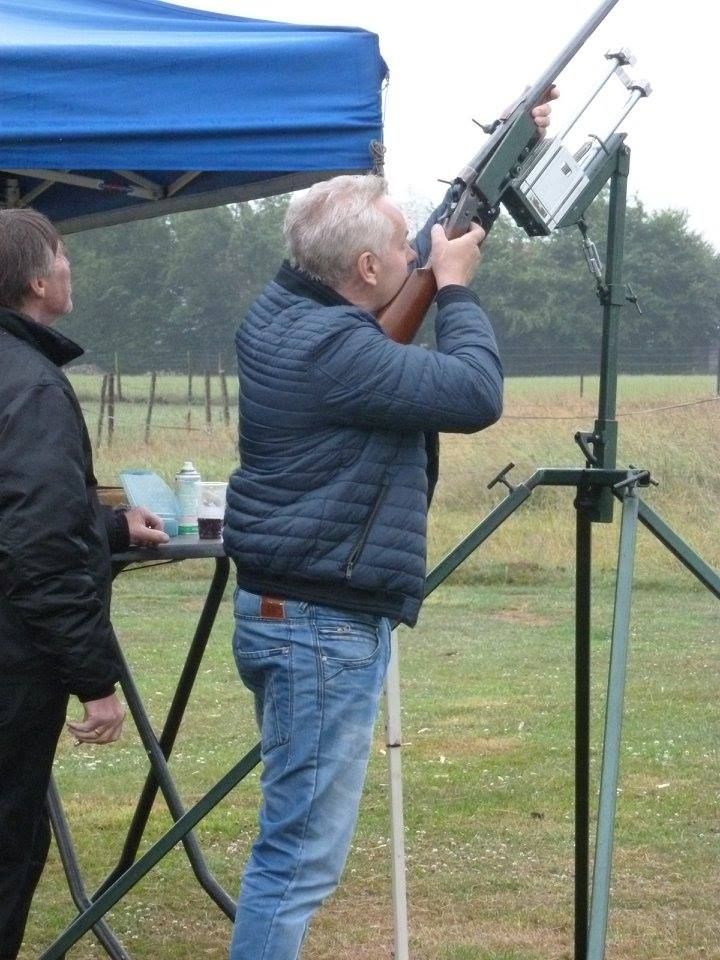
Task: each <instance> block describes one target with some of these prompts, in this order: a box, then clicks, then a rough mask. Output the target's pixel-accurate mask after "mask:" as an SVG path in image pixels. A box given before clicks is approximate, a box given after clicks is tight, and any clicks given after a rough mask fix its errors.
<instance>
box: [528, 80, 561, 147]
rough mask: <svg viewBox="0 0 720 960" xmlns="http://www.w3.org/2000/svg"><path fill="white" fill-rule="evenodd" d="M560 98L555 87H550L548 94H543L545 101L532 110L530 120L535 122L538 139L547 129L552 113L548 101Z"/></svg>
mask: <svg viewBox="0 0 720 960" xmlns="http://www.w3.org/2000/svg"><path fill="white" fill-rule="evenodd" d="M559 96H560V91H559V90H558V88H557V87H554V86H553V87H550V89H549V90H548V92H547V93H546V94H545V100H544V101H543V102H542V103H539V104H538V105H537V106H536V107H534V108H533V110H532V114H531V115H532V118H533V120H534V121H535V126H536V127H537V132H538V136H539V137H540V138H542V137H544V136H545V133H546V131H547V128H548V127H549V126H550V113H551V111H552V106H551V103H550V101H551V100H557V98H558V97H559Z"/></svg>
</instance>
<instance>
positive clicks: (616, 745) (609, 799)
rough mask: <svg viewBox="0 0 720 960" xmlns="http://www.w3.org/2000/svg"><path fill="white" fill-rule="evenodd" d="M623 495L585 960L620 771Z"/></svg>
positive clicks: (602, 886) (601, 898)
mask: <svg viewBox="0 0 720 960" xmlns="http://www.w3.org/2000/svg"><path fill="white" fill-rule="evenodd" d="M623 493H624V500H623V508H622V521H621V528H620V547H619V556H618V569H617V581H616V584H615V609H614V614H613V628H612V641H611V645H610V667H609V672H608V692H607V706H606V709H605V736H604V742H603V755H602V769H601V773H600V799H599V802H598V824H597V837H596V840H595V864H594V869H593V885H592V898H591V903H590V925H589V927H588V952H587V956H588V960H603V957H604V956H605V939H606V934H607V918H608V901H609V898H610V871H611V867H612V848H613V837H614V830H615V806H616V800H617V785H618V773H619V769H620V732H621V728H622V711H623V698H624V694H625V675H626V670H627V650H628V634H629V630H630V595H631V592H632V574H633V560H634V556H635V540H636V537H637V524H638V498H637V493H636V491H635V488H634V487H628V488H626V489H625V490H624V491H623Z"/></svg>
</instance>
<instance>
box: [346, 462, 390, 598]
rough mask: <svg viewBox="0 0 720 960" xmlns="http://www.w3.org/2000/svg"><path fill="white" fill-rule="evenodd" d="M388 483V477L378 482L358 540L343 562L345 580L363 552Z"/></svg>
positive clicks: (349, 577)
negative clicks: (377, 488) (376, 490)
mask: <svg viewBox="0 0 720 960" xmlns="http://www.w3.org/2000/svg"><path fill="white" fill-rule="evenodd" d="M388 483H389V481H388V478H387V477H383V481H382V483H381V484H380V489H379V490H378V492H377V496H376V497H375V500H374V501H373V505H372V507H371V508H370V512H369V513H368V515H367V519H366V520H365V523H364V524H363V526H362V530H361V531H360V536H359V537H358V541H357V543H356V544H355V546H354V547H353V548H352V550H351V551H350V556H349V557H348V558H347V562H346V564H345V580H346V581H349V580H350V579H351V577H352V574H353V570H354V568H355V564H356V563H357V561H358V558H359V557H360V554H361V553H362V552H363V548H364V547H365V543H366V541H367V538H368V536H369V534H370V530H371V529H372V525H373V524H374V523H375V517H377V515H378V511H379V510H380V507H381V506H382V502H383V500H384V499H385V495H386V494H387V488H388Z"/></svg>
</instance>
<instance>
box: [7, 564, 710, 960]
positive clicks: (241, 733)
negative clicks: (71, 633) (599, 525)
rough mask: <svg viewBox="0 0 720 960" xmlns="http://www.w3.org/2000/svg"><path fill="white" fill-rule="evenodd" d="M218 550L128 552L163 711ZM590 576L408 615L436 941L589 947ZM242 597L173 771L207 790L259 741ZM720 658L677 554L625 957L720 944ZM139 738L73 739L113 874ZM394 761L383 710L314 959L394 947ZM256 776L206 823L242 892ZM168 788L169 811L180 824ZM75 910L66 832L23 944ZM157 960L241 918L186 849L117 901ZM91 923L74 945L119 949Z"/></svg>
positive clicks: (133, 595)
mask: <svg viewBox="0 0 720 960" xmlns="http://www.w3.org/2000/svg"><path fill="white" fill-rule="evenodd" d="M206 572H207V569H206V567H205V566H204V565H203V564H201V563H186V564H183V565H181V566H180V567H178V568H175V569H167V568H160V569H156V570H152V571H145V572H142V573H128V574H125V575H124V576H123V577H121V579H120V580H119V581H118V584H117V589H116V600H115V610H116V614H115V621H116V624H117V627H118V630H119V634H120V637H121V640H122V642H123V646H124V648H125V649H126V651H127V655H128V658H129V660H130V662H131V664H132V667H133V670H134V673H135V675H136V678H137V681H138V683H139V685H140V687H141V689H142V691H143V695H144V698H145V701H146V703H147V705H148V708H149V710H150V713H151V715H152V717H153V720H154V721H155V722H156V724H158V725H159V724H160V723H161V721H162V717H163V715H164V712H165V710H166V708H167V703H168V698H169V696H170V693H171V691H172V689H173V684H174V680H175V678H176V676H177V674H178V672H179V669H180V666H181V663H182V659H183V655H184V651H185V649H186V645H187V633H188V628H189V623H190V622H191V621H192V616H193V614H195V613H196V612H197V611H198V610H199V607H200V604H201V601H202V594H203V589H204V580H205V575H206ZM611 587H612V584H611V582H610V579H609V578H608V577H606V576H601V577H600V578H599V582H598V583H597V589H596V595H595V603H594V631H593V658H594V662H593V741H594V744H595V747H594V750H593V769H594V771H595V773H597V765H598V758H599V737H600V731H601V722H602V709H603V689H604V682H605V670H606V663H607V653H608V634H609V618H610V609H611V603H612V590H611ZM572 611H573V596H572V583H571V582H570V578H569V577H563V576H553V577H551V578H549V579H548V580H547V581H546V582H544V583H542V584H525V585H502V586H500V585H492V586H483V585H455V586H452V585H449V586H445V587H443V588H441V589H440V590H439V591H437V593H436V594H434V595H433V596H432V597H431V598H430V599H429V600H428V602H427V604H426V607H425V611H424V614H423V617H422V619H421V623H420V625H419V626H418V628H417V629H416V630H414V631H407V630H405V631H401V633H400V639H401V651H402V652H401V658H402V675H403V683H402V686H403V727H404V739H405V741H406V745H405V747H404V750H403V763H404V777H405V798H406V802H405V815H406V842H407V854H408V885H409V897H410V928H411V956H412V957H413V958H415V960H431V958H433V960H434V958H442V960H480V958H482V960H508V958H513V960H536V958H537V960H540V958H564V957H569V956H571V941H572V816H573V813H572V790H573V778H572V739H573V734H572V723H573V720H572V716H573V690H572V678H573V655H572V647H573V640H572V622H573V621H572V616H573V613H572ZM230 615H231V610H230V603H229V596H228V598H227V599H226V602H224V604H223V608H222V612H221V616H220V619H219V622H218V624H217V627H216V630H215V633H214V637H213V640H212V643H211V646H210V649H209V652H208V655H207V657H206V660H205V662H204V664H203V668H202V672H201V676H200V679H199V682H198V688H197V690H196V695H195V696H194V698H193V701H192V704H191V707H190V709H189V711H188V715H187V720H186V724H185V726H184V729H183V731H182V732H181V736H180V738H179V741H178V744H177V747H176V752H175V756H174V757H173V760H172V769H173V771H174V775H175V776H176V778H177V781H178V783H179V785H180V788H181V792H182V794H183V796H184V798H185V799H186V801H187V802H188V803H189V802H191V801H192V800H193V799H196V798H197V797H199V796H200V795H201V794H202V792H203V791H204V790H205V789H207V788H208V787H209V785H211V784H212V783H213V782H214V780H216V779H217V778H219V776H220V775H221V774H222V773H223V772H224V771H225V770H226V769H228V768H229V767H230V765H231V764H232V763H233V762H234V761H235V760H236V759H237V758H238V757H239V756H240V755H241V754H242V753H244V752H245V750H246V749H248V748H249V747H250V746H251V745H252V743H253V742H254V739H255V737H254V730H253V724H252V717H251V709H250V703H249V697H248V695H246V693H245V692H244V690H243V688H242V686H241V684H240V683H239V681H238V680H237V678H236V676H235V673H234V668H233V666H232V663H231V657H230V652H229V636H230V632H231V616H230ZM719 679H720V645H719V642H718V610H717V601H715V600H714V599H713V598H712V597H711V596H710V595H709V594H708V593H706V592H705V591H702V590H700V589H699V588H697V587H695V586H694V584H693V582H692V581H690V578H689V577H688V576H687V575H685V574H683V573H678V576H677V577H676V578H671V579H668V580H667V581H665V582H663V583H657V582H644V581H643V580H642V578H640V580H639V582H638V583H637V585H636V589H635V592H634V602H633V622H632V636H631V652H630V666H629V684H628V691H627V709H626V720H625V728H624V738H623V748H622V773H621V792H620V798H619V808H618V826H617V840H616V860H615V864H616V866H615V873H614V883H613V900H612V906H611V919H610V931H609V942H610V944H611V950H610V952H609V956H612V957H617V958H623V960H625V958H627V960H630V958H632V960H654V958H659V957H698V958H699V957H703V958H719V957H720V936H719V934H720V921H719V919H718V913H717V906H716V900H717V890H718V882H719V881H720V834H719V832H718V831H719V830H720V822H719V821H718V799H719V798H720V764H719V763H718V761H719V759H720V757H719V756H718V743H719V742H720V708H719V707H718V699H717V687H718V680H719ZM130 727H131V725H129V726H128V730H127V733H126V736H125V738H124V740H123V742H122V744H120V745H116V746H114V747H110V748H106V749H100V748H97V749H94V748H85V747H83V748H77V747H73V746H72V745H71V743H70V742H69V740H64V741H63V744H62V746H61V749H60V754H59V757H58V761H57V778H58V781H59V784H60V788H61V791H62V794H63V797H64V798H65V803H66V805H67V810H68V815H69V817H70V819H71V823H72V825H73V830H74V833H75V836H76V840H77V844H78V847H79V849H80V851H81V858H82V861H83V863H84V864H85V869H86V870H87V873H88V876H89V877H90V878H91V881H92V882H90V884H89V885H90V886H91V887H92V884H93V883H95V882H97V881H98V880H99V879H100V878H101V876H102V874H103V870H104V869H105V868H106V867H107V866H108V865H109V864H110V863H111V862H112V857H113V855H114V854H116V853H117V851H118V849H119V846H120V841H121V836H122V831H123V828H124V826H125V825H126V824H127V822H128V820H129V817H130V815H131V811H132V803H133V798H134V797H135V795H136V793H137V791H138V789H139V787H140V785H141V783H142V780H143V777H144V773H145V768H146V766H145V761H144V757H143V753H142V750H141V748H140V747H139V744H138V742H137V737H136V735H135V733H134V731H133V730H132V729H131V728H130ZM387 792H388V791H387V781H386V768H385V757H384V747H383V739H382V735H381V731H380V730H378V736H377V740H376V744H375V749H374V751H373V757H372V761H371V767H370V773H369V779H368V787H367V791H366V795H365V798H364V802H363V808H362V816H361V821H360V826H359V830H358V834H357V837H356V839H355V842H354V844H353V850H352V853H351V856H350V860H349V863H348V867H347V871H346V877H345V882H344V884H343V886H342V888H341V890H340V892H339V893H338V894H337V895H336V897H335V898H334V899H333V900H332V902H331V903H330V904H329V905H327V907H326V908H325V910H324V911H323V913H322V914H321V916H320V917H319V919H318V921H317V923H316V924H315V926H314V927H313V930H312V933H311V937H310V940H309V943H308V946H307V950H306V955H307V956H308V957H309V958H312V960H330V958H338V957H340V958H348V960H350V958H354V957H358V956H362V957H363V958H368V960H375V958H378V960H379V958H381V957H389V956H390V955H391V953H390V949H391V942H392V928H391V920H390V890H389V866H388V838H389V832H388V814H387ZM256 804H257V776H256V774H253V775H251V776H250V777H249V778H248V780H247V781H245V782H244V783H243V784H241V785H240V787H239V788H238V789H237V790H236V791H235V792H234V793H233V794H232V795H231V797H230V798H228V800H226V801H225V802H223V804H222V805H221V806H220V807H219V809H218V810H217V811H216V812H215V813H213V814H212V815H211V816H210V817H208V818H207V820H206V821H204V823H203V824H202V826H201V829H200V831H199V834H200V837H201V842H202V844H203V847H204V849H205V851H206V854H207V858H208V862H209V863H210V865H211V868H212V869H213V870H214V871H215V872H216V874H217V876H218V877H219V878H220V879H221V881H222V882H223V883H224V884H225V885H226V886H227V887H228V888H229V889H230V890H233V891H234V890H235V888H236V886H237V883H238V878H239V872H240V869H241V864H242V862H243V860H244V857H245V855H246V852H247V849H248V846H249V843H250V840H251V837H252V834H253V829H254V820H255V814H256ZM168 824H169V819H168V816H167V814H166V812H165V808H164V805H163V804H162V803H161V802H158V804H157V806H156V812H155V814H154V816H153V820H152V829H151V833H152V835H153V836H157V835H158V833H159V831H161V830H163V829H165V828H167V825H168ZM71 916H72V909H71V907H70V904H69V898H68V896H67V893H66V892H65V890H64V884H63V881H62V878H61V874H60V868H59V865H58V863H57V859H56V857H55V855H54V854H53V857H52V860H51V863H50V866H49V868H48V870H47V872H46V875H45V877H44V878H43V881H42V883H41V887H40V890H39V892H38V895H37V899H36V904H35V909H34V911H33V915H32V918H31V923H30V927H29V931H28V938H29V939H28V944H27V948H26V950H25V952H24V954H23V956H24V957H28V958H29V957H34V956H37V954H38V953H39V952H40V947H41V946H42V945H44V944H45V943H47V942H48V940H49V939H50V937H51V936H52V934H53V933H55V932H57V931H58V930H59V929H60V927H61V925H62V924H63V923H65V922H67V921H69V919H70V918H71ZM111 922H112V924H113V927H114V929H115V930H116V932H117V933H118V935H119V936H120V937H121V938H122V939H123V941H124V942H125V944H126V945H127V946H128V948H129V949H130V950H131V952H132V954H133V956H135V957H137V958H148V960H150V958H152V960H165V958H168V960H169V958H173V960H176V958H179V960H183V958H190V957H198V956H204V957H208V958H213V960H214V958H218V960H219V958H222V957H224V956H225V949H226V943H227V937H228V923H227V921H226V920H225V919H224V917H223V916H222V915H220V914H219V912H218V911H217V909H216V908H215V907H214V906H213V905H212V904H211V903H210V902H209V901H207V899H206V898H205V896H204V894H202V893H201V892H200V891H199V888H197V886H196V884H195V882H194V881H193V879H192V876H191V874H190V870H189V868H188V866H187V862H186V860H185V858H184V856H183V854H182V853H181V852H179V851H174V852H173V854H172V855H171V856H170V857H168V858H167V860H165V861H164V862H163V863H162V864H161V865H160V866H159V867H158V868H157V869H156V870H155V871H153V873H151V874H150V875H149V876H148V877H147V878H146V879H145V880H144V881H142V882H141V883H140V885H139V886H138V887H137V888H136V889H135V890H134V891H132V892H131V894H129V895H128V897H127V898H126V899H125V900H124V901H122V902H121V904H119V905H118V906H117V907H116V908H115V910H114V911H113V912H112V915H111ZM100 955H101V953H100V948H99V947H98V946H97V945H96V944H95V943H94V941H93V939H92V938H91V937H87V938H85V939H84V940H83V941H81V943H80V944H79V945H78V946H77V947H76V948H75V949H74V950H73V951H71V953H70V954H69V956H72V957H77V958H89V957H97V956H100Z"/></svg>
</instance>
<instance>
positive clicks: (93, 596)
mask: <svg viewBox="0 0 720 960" xmlns="http://www.w3.org/2000/svg"><path fill="white" fill-rule="evenodd" d="M82 437H83V432H82V421H81V418H80V415H79V413H78V411H77V410H76V409H75V408H74V406H73V403H72V400H71V398H70V397H69V396H68V395H67V393H66V392H65V391H64V390H63V388H62V387H61V386H60V385H58V384H55V383H40V384H37V385H35V386H33V387H32V388H31V389H29V390H27V391H25V392H24V393H22V394H20V395H18V396H17V397H16V398H15V399H14V400H13V402H12V403H11V404H10V405H9V407H7V408H6V409H5V410H4V411H2V413H1V415H0V443H1V444H2V447H3V476H2V478H0V580H2V583H3V591H4V593H5V596H6V598H7V601H8V602H9V603H10V604H11V605H12V607H13V609H14V611H15V613H16V615H17V616H18V618H19V619H20V622H21V623H23V624H24V626H25V627H26V629H27V637H28V642H29V643H32V645H33V647H34V648H35V649H36V650H37V652H39V653H40V654H41V655H42V656H43V658H44V659H47V660H48V661H49V662H51V663H53V664H54V665H55V668H56V670H57V674H56V675H57V678H58V680H59V681H60V682H61V683H62V684H63V685H64V686H65V687H66V689H67V690H68V691H69V692H70V693H74V694H76V695H77V696H79V697H80V699H81V700H90V699H97V698H99V697H103V696H107V695H108V694H109V693H111V692H112V690H113V687H114V684H115V682H116V681H117V680H118V678H119V675H120V671H119V663H118V660H117V656H116V654H115V649H114V644H113V635H112V627H111V625H110V621H109V618H108V614H107V611H106V607H105V603H104V602H103V598H102V597H100V596H99V594H98V588H97V579H96V578H95V577H94V576H93V573H92V571H91V569H90V563H89V549H88V541H87V537H88V531H89V528H90V525H91V524H92V522H93V512H94V506H93V504H92V503H91V502H90V497H91V492H90V490H89V489H88V487H87V481H86V474H85V469H86V464H85V455H84V452H83V443H82Z"/></svg>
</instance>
